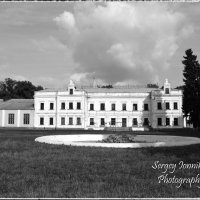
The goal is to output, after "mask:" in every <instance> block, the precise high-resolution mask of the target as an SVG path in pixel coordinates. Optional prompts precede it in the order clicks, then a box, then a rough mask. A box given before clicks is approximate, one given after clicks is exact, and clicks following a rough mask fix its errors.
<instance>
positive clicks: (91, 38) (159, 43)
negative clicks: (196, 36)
mask: <svg viewBox="0 0 200 200" xmlns="http://www.w3.org/2000/svg"><path fill="white" fill-rule="evenodd" d="M87 5H89V8H88V7H87V6H86V5H85V4H81V5H80V4H79V5H77V6H75V8H74V12H73V13H72V12H68V11H65V12H64V13H62V14H60V15H59V16H57V17H56V18H55V19H54V21H55V22H56V23H57V25H58V26H59V27H60V28H61V29H63V31H64V32H65V34H64V35H63V41H64V42H63V43H64V44H65V45H67V46H68V47H69V48H70V50H71V52H72V54H71V56H72V59H73V60H74V62H76V63H79V65H78V66H77V67H76V69H75V70H74V74H76V75H74V76H75V77H76V78H80V80H83V79H84V78H85V79H86V78H87V77H88V74H91V73H92V74H93V76H95V77H96V78H98V79H101V80H102V81H104V82H106V83H113V84H114V83H121V82H125V81H126V80H133V82H137V83H141V84H144V83H147V82H150V81H155V80H159V79H158V77H160V76H162V74H163V73H165V72H166V70H168V71H170V70H173V69H172V66H171V65H170V60H171V59H172V57H173V56H174V55H175V54H176V52H177V50H178V48H179V41H180V40H181V39H183V38H185V37H189V36H190V35H191V34H192V33H193V30H194V29H193V26H192V24H188V22H187V19H186V17H185V15H184V13H181V12H178V11H177V10H176V9H175V8H173V9H172V7H169V5H168V4H158V3H145V4H138V3H135V2H130V3H127V2H126V3H124V2H112V3H104V4H103V3H102V4H92V3H91V4H87ZM77 73H78V74H79V75H77Z"/></svg>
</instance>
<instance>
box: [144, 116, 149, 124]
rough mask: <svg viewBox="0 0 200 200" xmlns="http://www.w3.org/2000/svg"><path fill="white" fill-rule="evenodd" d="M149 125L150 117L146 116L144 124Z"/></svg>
mask: <svg viewBox="0 0 200 200" xmlns="http://www.w3.org/2000/svg"><path fill="white" fill-rule="evenodd" d="M148 125H149V119H148V118H144V126H148Z"/></svg>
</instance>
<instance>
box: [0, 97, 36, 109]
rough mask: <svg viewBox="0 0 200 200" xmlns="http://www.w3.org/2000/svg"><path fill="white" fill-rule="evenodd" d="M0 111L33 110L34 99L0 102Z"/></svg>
mask: <svg viewBox="0 0 200 200" xmlns="http://www.w3.org/2000/svg"><path fill="white" fill-rule="evenodd" d="M0 110H34V99H10V100H8V101H4V102H0Z"/></svg>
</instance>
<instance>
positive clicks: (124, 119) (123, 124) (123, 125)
mask: <svg viewBox="0 0 200 200" xmlns="http://www.w3.org/2000/svg"><path fill="white" fill-rule="evenodd" d="M122 127H126V118H122Z"/></svg>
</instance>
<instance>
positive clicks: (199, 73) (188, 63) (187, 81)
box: [182, 49, 200, 128]
mask: <svg viewBox="0 0 200 200" xmlns="http://www.w3.org/2000/svg"><path fill="white" fill-rule="evenodd" d="M185 54H186V56H183V58H184V60H183V61H182V63H183V65H184V70H183V76H184V79H183V81H184V86H183V107H182V109H183V113H184V115H185V117H188V116H189V121H190V122H191V123H192V124H193V126H194V128H199V127H200V65H199V62H198V60H197V56H196V55H194V54H193V51H192V50H191V49H188V50H186V51H185Z"/></svg>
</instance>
